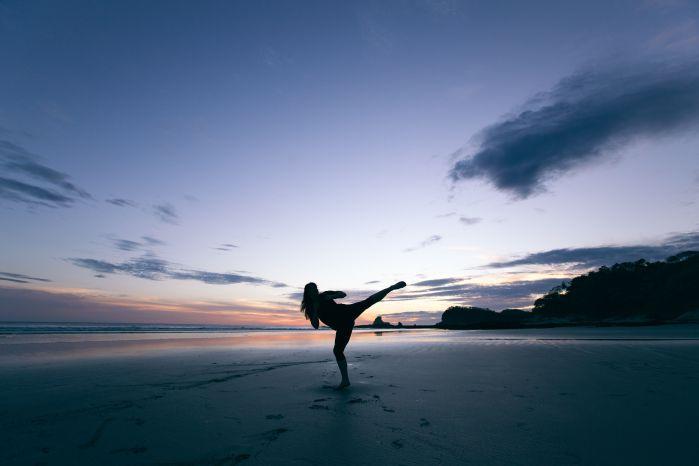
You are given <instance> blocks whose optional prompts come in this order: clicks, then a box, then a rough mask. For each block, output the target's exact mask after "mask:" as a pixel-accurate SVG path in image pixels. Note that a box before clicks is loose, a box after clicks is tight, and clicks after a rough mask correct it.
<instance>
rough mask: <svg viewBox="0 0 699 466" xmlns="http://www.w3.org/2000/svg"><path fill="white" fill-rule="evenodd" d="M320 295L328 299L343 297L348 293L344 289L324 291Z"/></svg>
mask: <svg viewBox="0 0 699 466" xmlns="http://www.w3.org/2000/svg"><path fill="white" fill-rule="evenodd" d="M320 295H321V296H322V297H323V298H326V299H342V298H344V297H346V296H347V293H345V292H344V291H323V292H322V293H321V294H320Z"/></svg>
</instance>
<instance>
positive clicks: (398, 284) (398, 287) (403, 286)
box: [391, 282, 406, 290]
mask: <svg viewBox="0 0 699 466" xmlns="http://www.w3.org/2000/svg"><path fill="white" fill-rule="evenodd" d="M405 286H406V285H405V282H398V283H396V284H395V285H393V286H392V287H391V288H393V289H394V290H400V289H401V288H405Z"/></svg>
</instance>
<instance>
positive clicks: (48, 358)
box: [0, 326, 699, 465]
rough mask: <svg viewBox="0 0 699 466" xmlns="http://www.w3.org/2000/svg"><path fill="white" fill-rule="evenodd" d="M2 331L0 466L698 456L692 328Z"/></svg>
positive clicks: (665, 460)
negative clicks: (345, 375)
mask: <svg viewBox="0 0 699 466" xmlns="http://www.w3.org/2000/svg"><path fill="white" fill-rule="evenodd" d="M332 338H333V335H332V334H331V333H330V332H293V331H289V332H251V333H240V334H235V335H231V334H194V335H193V334H189V335H187V334H146V335H136V334H120V335H94V336H89V335H79V336H71V335H32V336H12V337H4V338H0V395H1V396H0V413H1V414H2V417H1V419H2V421H1V423H0V436H1V437H2V438H3V443H4V446H3V448H2V450H0V464H3V465H32V464H74V465H83V464H84V465H95V464H100V465H110V464H114V465H125V464H153V465H166V464H167V465H198V464H204V465H208V464H210V465H224V464H225V465H229V464H244V465H245V464H251V465H252V464H331V463H334V464H382V463H383V464H415V465H417V464H421V465H422V464H478V465H482V464H522V465H529V464H610V465H611V464H695V463H694V462H695V461H696V458H697V457H699V443H697V442H696V423H697V420H699V400H698V399H697V394H698V393H699V327H697V326H664V327H653V328H650V327H649V328H629V329H623V328H613V329H594V328H577V329H546V330H512V331H434V330H413V331H403V332H393V331H389V332H380V334H376V333H374V332H371V331H364V332H357V334H356V335H354V336H353V339H352V341H351V343H350V345H349V347H348V350H347V355H348V360H349V363H350V378H351V379H352V383H353V385H352V386H351V387H350V388H349V389H347V390H344V391H341V392H337V391H335V390H333V389H332V386H333V385H334V384H336V383H337V382H338V379H339V375H338V374H337V367H336V365H335V363H334V361H333V359H332V352H331V344H332Z"/></svg>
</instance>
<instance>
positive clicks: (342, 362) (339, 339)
mask: <svg viewBox="0 0 699 466" xmlns="http://www.w3.org/2000/svg"><path fill="white" fill-rule="evenodd" d="M351 336H352V327H342V328H339V329H337V330H336V331H335V346H334V347H333V354H334V355H335V360H336V361H337V367H339V368H340V374H342V381H341V382H340V385H338V386H337V388H338V389H343V388H345V387H347V386H349V384H350V381H349V376H348V375H347V358H345V347H347V343H349V340H350V337H351Z"/></svg>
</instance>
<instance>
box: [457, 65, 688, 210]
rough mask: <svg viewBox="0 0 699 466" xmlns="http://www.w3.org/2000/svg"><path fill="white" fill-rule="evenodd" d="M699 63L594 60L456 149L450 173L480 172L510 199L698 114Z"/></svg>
mask: <svg viewBox="0 0 699 466" xmlns="http://www.w3.org/2000/svg"><path fill="white" fill-rule="evenodd" d="M698 63H699V62H696V61H691V62H684V63H669V62H664V63H660V62H658V63H648V64H635V65H630V64H626V65H618V66H607V67H603V66H600V67H598V68H597V69H587V70H583V71H579V72H577V73H575V74H573V75H571V76H568V77H566V78H564V79H562V80H561V81H560V82H559V83H558V84H557V85H556V86H555V87H554V88H553V89H552V90H550V91H548V92H546V93H543V94H541V95H539V96H536V97H535V98H533V99H531V100H530V101H528V102H527V103H526V104H525V105H524V109H523V110H521V111H519V112H518V113H516V114H515V115H512V116H510V117H507V118H506V119H504V120H503V121H500V122H498V123H495V124H493V125H492V126H490V127H487V128H485V129H484V130H482V131H481V132H480V134H479V135H478V137H477V140H476V142H477V143H479V147H478V148H477V150H475V151H474V152H473V153H471V154H470V155H468V156H466V157H464V155H465V152H466V151H465V149H460V150H459V151H457V152H456V153H455V154H454V155H455V156H456V157H458V158H460V159H459V160H457V161H456V163H455V164H454V166H453V167H452V169H451V171H450V176H451V178H452V180H454V181H455V182H456V181H461V180H472V179H485V180H487V181H489V182H490V183H492V184H493V185H494V186H495V187H496V188H497V189H499V190H501V191H505V192H508V193H510V194H512V195H513V196H514V197H516V198H526V197H529V196H531V195H533V194H536V193H538V192H541V191H543V190H544V187H545V184H546V182H547V181H549V180H551V179H554V178H557V177H560V176H562V175H564V174H566V173H568V172H571V171H572V170H574V169H576V168H578V167H581V166H583V165H586V164H590V163H593V162H596V161H600V160H602V159H604V158H605V157H608V155H609V154H610V153H612V152H614V151H615V149H618V148H621V147H623V146H624V145H626V144H628V143H630V142H632V141H634V140H636V139H639V138H642V137H658V136H662V135H664V134H667V133H669V132H673V131H680V130H684V129H687V128H689V127H690V126H692V125H695V124H696V123H697V122H698V121H699V66H698Z"/></svg>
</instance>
